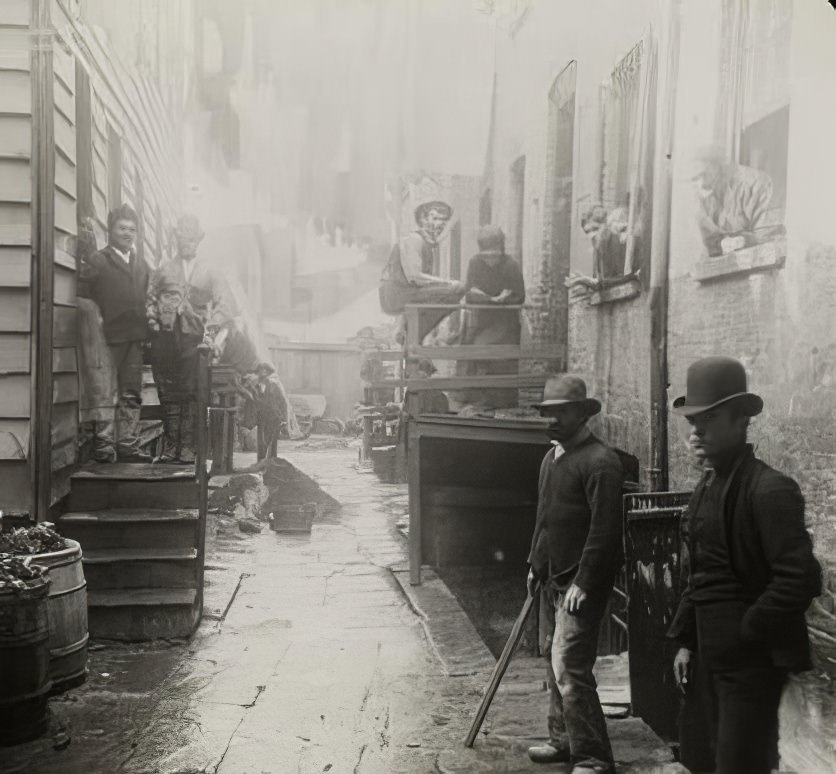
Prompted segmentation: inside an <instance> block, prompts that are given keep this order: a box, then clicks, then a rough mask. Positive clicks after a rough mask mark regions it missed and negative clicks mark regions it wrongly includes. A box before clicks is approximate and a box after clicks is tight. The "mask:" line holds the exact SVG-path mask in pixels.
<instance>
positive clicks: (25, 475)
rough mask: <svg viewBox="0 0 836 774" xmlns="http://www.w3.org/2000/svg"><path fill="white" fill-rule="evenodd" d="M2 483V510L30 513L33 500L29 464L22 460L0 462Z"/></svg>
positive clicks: (0, 489) (0, 503)
mask: <svg viewBox="0 0 836 774" xmlns="http://www.w3.org/2000/svg"><path fill="white" fill-rule="evenodd" d="M0 481H2V482H3V486H0V508H2V509H3V510H4V511H7V512H10V513H26V512H28V511H29V509H30V503H31V500H32V490H31V486H30V480H29V464H28V463H27V462H24V461H21V460H14V461H9V462H0Z"/></svg>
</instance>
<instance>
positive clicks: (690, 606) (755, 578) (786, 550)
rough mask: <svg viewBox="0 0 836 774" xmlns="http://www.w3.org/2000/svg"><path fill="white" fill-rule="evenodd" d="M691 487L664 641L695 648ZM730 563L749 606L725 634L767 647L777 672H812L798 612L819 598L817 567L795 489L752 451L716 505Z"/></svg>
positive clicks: (739, 462) (693, 503)
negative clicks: (677, 594) (679, 581)
mask: <svg viewBox="0 0 836 774" xmlns="http://www.w3.org/2000/svg"><path fill="white" fill-rule="evenodd" d="M705 483H706V477H703V479H702V480H701V481H700V483H699V484H698V486H697V488H696V490H695V492H694V495H693V497H692V498H691V502H690V504H689V507H688V510H687V511H686V514H685V517H684V518H683V531H682V532H683V534H682V546H683V548H682V573H683V588H684V592H683V594H682V598H681V600H680V604H679V609H678V611H677V613H676V616H675V617H674V620H673V623H672V625H671V628H670V630H669V632H668V636H669V637H670V638H672V639H675V640H678V641H679V642H680V644H682V645H684V646H685V647H688V648H690V649H691V650H697V634H696V609H695V603H694V602H693V601H692V599H691V597H690V595H691V588H690V575H691V574H690V561H689V557H690V554H691V548H690V543H691V533H690V530H689V525H690V521H691V513H692V511H693V509H694V508H696V506H697V504H698V503H699V501H700V499H701V497H702V490H703V489H704V487H705ZM720 507H721V511H722V513H723V517H724V519H725V525H726V540H727V546H728V552H729V560H730V563H731V567H732V570H733V572H734V574H735V575H736V576H737V577H738V578H739V579H740V581H741V582H742V583H743V584H744V586H745V587H746V588H747V590H748V591H749V594H750V597H751V599H753V600H754V602H752V604H751V605H749V606H748V608H747V609H746V611H745V613H743V615H742V618H741V620H740V621H739V622H738V623H737V631H735V632H730V633H726V632H718V633H717V636H718V637H727V636H732V637H733V638H736V639H738V640H739V641H740V643H741V644H742V645H744V646H745V644H746V643H750V644H751V645H753V646H766V647H767V648H768V649H769V650H770V651H771V656H772V663H773V665H774V666H776V667H782V668H786V669H790V670H792V671H801V670H803V669H808V668H809V667H810V666H811V662H810V644H809V639H808V636H807V625H806V622H805V618H804V613H805V611H806V610H807V608H808V607H809V605H810V603H811V602H812V601H813V599H814V598H815V597H817V596H818V595H819V594H820V593H821V567H820V566H819V563H818V562H817V561H816V559H815V557H814V556H813V548H812V543H811V540H810V535H809V534H808V532H807V530H806V528H805V525H804V498H803V496H802V494H801V490H800V489H799V487H798V484H797V483H796V482H795V481H793V480H792V479H791V478H789V477H788V476H785V475H783V474H782V473H779V472H778V471H777V470H774V469H773V468H771V467H769V465H767V464H766V463H765V462H763V461H761V460H759V459H757V458H756V457H755V455H754V453H753V451H752V447H751V446H747V448H746V451H745V452H744V453H743V455H742V456H741V457H740V458H739V459H738V460H737V462H736V464H735V467H734V468H733V471H732V473H731V476H730V477H729V479H728V481H727V483H726V487H725V490H724V492H723V495H722V499H721V506H720Z"/></svg>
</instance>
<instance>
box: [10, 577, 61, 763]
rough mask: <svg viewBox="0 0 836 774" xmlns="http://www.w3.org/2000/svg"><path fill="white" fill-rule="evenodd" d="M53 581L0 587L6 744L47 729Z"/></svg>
mask: <svg viewBox="0 0 836 774" xmlns="http://www.w3.org/2000/svg"><path fill="white" fill-rule="evenodd" d="M48 592H49V580H48V579H47V578H39V579H38V580H36V581H33V582H32V584H31V585H30V586H29V587H28V588H26V589H23V590H20V591H17V590H8V591H7V590H4V591H0V747H9V746H11V745H13V744H22V743H23V742H29V741H31V740H32V739H37V737H39V736H41V735H42V734H43V733H45V732H46V729H47V722H48V715H47V696H48V694H49V690H50V685H51V684H50V680H49V618H48V614H47V604H48V603H47V594H48Z"/></svg>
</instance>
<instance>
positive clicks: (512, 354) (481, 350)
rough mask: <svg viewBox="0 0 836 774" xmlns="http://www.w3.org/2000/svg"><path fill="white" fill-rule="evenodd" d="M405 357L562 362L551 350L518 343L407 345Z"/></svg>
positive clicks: (560, 357)
mask: <svg viewBox="0 0 836 774" xmlns="http://www.w3.org/2000/svg"><path fill="white" fill-rule="evenodd" d="M406 357H411V358H429V359H430V360H552V361H559V362H562V361H563V358H562V356H560V355H555V354H554V352H553V351H547V350H533V349H528V350H527V349H522V348H521V347H520V346H519V345H518V344H461V345H455V346H449V347H423V346H417V347H409V348H408V350H407V354H406Z"/></svg>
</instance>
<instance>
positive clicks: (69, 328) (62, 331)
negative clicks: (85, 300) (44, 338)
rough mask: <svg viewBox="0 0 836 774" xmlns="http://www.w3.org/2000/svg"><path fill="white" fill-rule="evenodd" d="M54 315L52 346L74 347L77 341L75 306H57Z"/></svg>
mask: <svg viewBox="0 0 836 774" xmlns="http://www.w3.org/2000/svg"><path fill="white" fill-rule="evenodd" d="M53 315H54V316H53V325H52V335H53V341H52V346H53V347H74V346H75V345H76V342H77V334H76V310H75V308H74V307H71V306H56V307H55V310H54V312H53Z"/></svg>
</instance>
